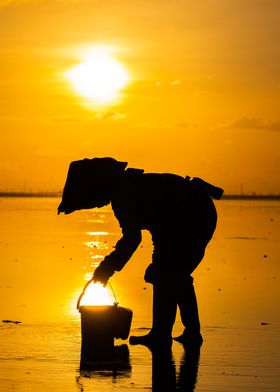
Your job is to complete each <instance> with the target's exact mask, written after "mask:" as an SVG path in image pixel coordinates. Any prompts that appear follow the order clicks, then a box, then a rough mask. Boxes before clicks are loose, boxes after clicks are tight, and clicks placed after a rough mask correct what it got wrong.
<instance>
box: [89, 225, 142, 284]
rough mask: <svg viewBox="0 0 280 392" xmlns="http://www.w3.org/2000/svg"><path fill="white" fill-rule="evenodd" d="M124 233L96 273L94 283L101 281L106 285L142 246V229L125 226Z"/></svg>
mask: <svg viewBox="0 0 280 392" xmlns="http://www.w3.org/2000/svg"><path fill="white" fill-rule="evenodd" d="M122 233H123V236H122V238H121V239H120V240H119V241H118V242H117V244H116V247H115V250H113V252H111V253H110V254H109V255H108V256H106V257H105V258H104V260H103V261H102V262H101V263H100V265H99V266H98V267H97V268H96V270H95V271H94V275H93V280H94V281H99V282H101V283H103V284H105V285H106V283H107V281H108V279H109V278H110V276H112V275H113V274H114V272H115V271H120V270H122V268H123V267H124V266H125V264H126V263H127V262H128V260H129V259H130V258H131V256H132V255H133V253H134V252H135V250H136V249H137V247H138V245H139V244H140V242H141V239H142V236H141V229H140V228H138V227H135V226H125V227H123V228H122Z"/></svg>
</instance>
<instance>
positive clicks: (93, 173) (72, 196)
mask: <svg viewBox="0 0 280 392" xmlns="http://www.w3.org/2000/svg"><path fill="white" fill-rule="evenodd" d="M126 166H127V162H119V161H117V160H115V159H113V158H93V159H83V160H80V161H74V162H71V164H70V166H69V170H68V175H67V179H66V183H65V186H64V190H63V195H62V201H61V203H60V205H59V207H58V214H59V213H60V212H64V213H65V214H70V213H71V212H74V211H76V210H81V209H84V208H94V207H103V206H105V205H106V204H109V203H110V201H111V194H112V191H113V189H114V186H115V183H116V181H117V180H118V178H119V177H120V175H121V174H122V173H123V172H124V171H125V168H126Z"/></svg>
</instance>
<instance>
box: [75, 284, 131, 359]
mask: <svg viewBox="0 0 280 392" xmlns="http://www.w3.org/2000/svg"><path fill="white" fill-rule="evenodd" d="M88 284H89V283H88ZM88 284H87V285H86V286H85V288H84V290H83V293H82V294H81V296H80V298H79V300H78V304H77V308H78V310H79V312H80V314H81V334H82V348H81V362H85V361H94V360H96V359H100V358H103V357H106V356H107V355H108V354H109V353H110V352H111V351H112V349H113V347H114V338H116V339H122V340H125V339H127V338H128V336H129V331H130V326H131V321H132V311H131V310H130V309H127V308H123V307H121V306H119V305H118V304H117V303H115V304H114V305H80V301H81V297H82V295H83V294H84V292H85V290H86V288H87V286H88Z"/></svg>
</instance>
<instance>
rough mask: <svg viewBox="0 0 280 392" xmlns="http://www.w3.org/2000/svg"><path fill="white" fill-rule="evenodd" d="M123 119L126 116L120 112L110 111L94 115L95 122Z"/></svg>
mask: <svg viewBox="0 0 280 392" xmlns="http://www.w3.org/2000/svg"><path fill="white" fill-rule="evenodd" d="M124 118H126V115H125V114H124V113H120V112H113V111H110V112H97V113H95V119H96V120H123V119H124Z"/></svg>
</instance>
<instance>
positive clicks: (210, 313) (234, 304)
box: [0, 198, 280, 392]
mask: <svg viewBox="0 0 280 392" xmlns="http://www.w3.org/2000/svg"><path fill="white" fill-rule="evenodd" d="M58 202H59V200H58V199H54V198H50V199H43V198H38V199H30V198H26V199H24V198H2V199H0V219H1V229H0V230H1V237H0V238H1V240H0V252H1V276H0V294H1V295H0V303H1V306H0V319H1V320H10V321H21V323H13V322H9V323H7V322H1V324H0V330H1V334H0V337H1V353H0V379H1V380H0V390H1V391H2V390H3V391H33V390H36V391H49V390H50V391H62V390H67V391H70V392H71V391H92V390H96V391H101V390H102V391H103V390H104V391H111V390H112V391H121V390H129V389H131V390H137V391H142V390H143V391H146V390H154V391H162V390H164V389H163V385H164V386H166V385H168V390H170V391H172V390H182V391H193V390H195V391H207V392H208V391H213V392H214V391H225V392H233V391H234V392H235V391H238V392H240V391H255V392H258V391H262V392H263V391H275V392H276V391H279V390H280V354H279V350H280V314H279V305H280V285H279V280H280V265H279V262H278V256H279V253H280V252H279V251H280V247H279V244H280V202H279V201H238V200H235V201H230V200H225V201H221V202H218V203H216V205H217V209H218V213H219V224H218V228H217V231H216V233H215V236H214V238H213V240H212V242H211V244H210V245H209V247H208V249H207V253H206V256H205V258H204V261H203V262H202V263H201V265H200V266H199V267H198V269H197V271H195V273H194V278H195V286H196V290H197V295H198V301H199V307H200V315H201V324H202V332H203V336H204V343H203V345H202V347H201V350H200V353H198V352H191V350H187V351H186V352H185V351H184V349H183V348H182V346H181V345H180V344H179V343H176V342H174V343H173V346H172V352H171V353H166V354H165V355H161V356H158V355H155V354H154V355H152V353H151V352H150V351H149V350H148V349H147V348H146V347H141V346H130V345H129V343H128V341H119V340H116V341H115V343H116V344H118V345H121V344H127V346H126V347H124V348H122V349H121V350H122V351H121V356H120V358H119V360H118V362H117V363H109V364H107V366H104V364H103V365H102V366H100V367H98V366H96V367H95V368H94V369H92V370H85V371H84V370H83V371H82V370H80V369H79V365H80V345H81V341H80V315H79V313H78V312H77V310H76V301H77V299H78V296H79V294H80V291H81V289H82V287H83V285H84V283H85V280H84V279H85V277H86V276H87V274H90V273H91V272H92V271H93V270H94V268H95V265H96V263H98V262H99V261H100V260H102V257H103V256H104V255H105V254H107V253H108V252H110V251H111V249H112V247H113V245H114V244H115V242H116V241H117V239H118V238H119V237H120V229H119V227H118V223H117V221H116V220H115V219H114V217H113V215H112V213H111V211H110V209H109V208H106V209H102V210H96V211H94V210H92V211H81V212H77V213H74V214H72V215H69V216H57V215H56V207H57V204H58ZM170 230H172V228H170ZM151 252H152V244H151V241H150V236H149V234H148V233H144V235H143V242H142V244H141V246H140V247H139V249H138V250H137V251H136V253H135V255H134V256H133V259H132V260H131V261H130V262H129V263H128V264H127V266H126V267H125V269H124V270H123V271H122V272H120V273H117V274H115V275H114V277H113V278H112V279H111V283H112V286H113V288H114V291H115V293H116V295H117V297H118V300H119V302H120V305H121V306H125V307H129V308H131V309H132V310H133V311H134V316H133V321H132V330H131V333H133V334H139V335H140V334H143V333H146V331H147V329H148V328H149V327H150V325H151V295H152V290H151V287H150V286H149V285H148V284H145V283H144V281H143V275H144V271H145V268H146V266H147V265H148V264H149V262H150V259H151ZM181 331H182V326H181V323H180V319H179V318H178V319H177V321H176V324H175V326H174V331H173V332H174V336H175V335H177V334H179V333H180V332H181Z"/></svg>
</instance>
